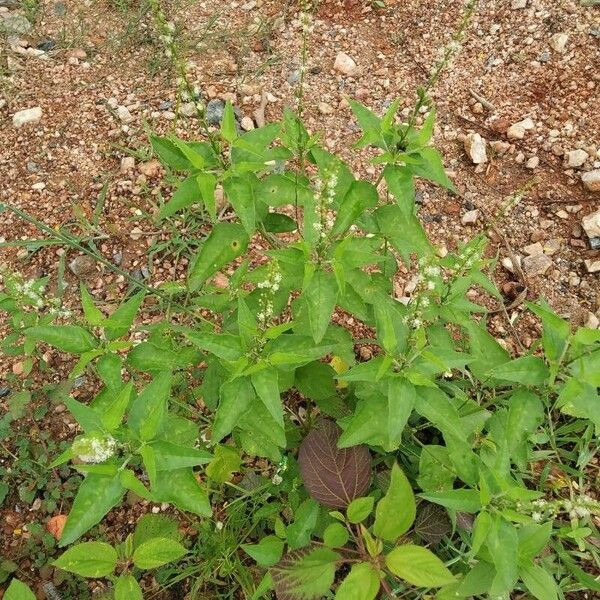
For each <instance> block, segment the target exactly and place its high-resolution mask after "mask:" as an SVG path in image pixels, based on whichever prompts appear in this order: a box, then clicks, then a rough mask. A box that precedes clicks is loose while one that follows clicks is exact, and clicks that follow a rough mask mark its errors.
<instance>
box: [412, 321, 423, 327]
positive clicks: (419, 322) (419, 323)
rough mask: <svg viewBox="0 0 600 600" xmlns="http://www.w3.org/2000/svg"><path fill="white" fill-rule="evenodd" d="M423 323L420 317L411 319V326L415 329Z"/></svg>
mask: <svg viewBox="0 0 600 600" xmlns="http://www.w3.org/2000/svg"><path fill="white" fill-rule="evenodd" d="M422 324H423V321H421V319H413V320H412V326H413V327H414V328H415V329H416V328H417V327H421V325H422Z"/></svg>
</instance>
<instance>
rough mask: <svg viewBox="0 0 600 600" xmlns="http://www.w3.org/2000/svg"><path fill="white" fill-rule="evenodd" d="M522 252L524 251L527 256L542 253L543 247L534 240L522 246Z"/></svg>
mask: <svg viewBox="0 0 600 600" xmlns="http://www.w3.org/2000/svg"><path fill="white" fill-rule="evenodd" d="M523 252H525V254H527V255H528V256H536V255H537V254H543V253H544V247H543V246H542V244H540V242H536V243H535V244H529V246H525V248H523Z"/></svg>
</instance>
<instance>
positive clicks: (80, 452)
mask: <svg viewBox="0 0 600 600" xmlns="http://www.w3.org/2000/svg"><path fill="white" fill-rule="evenodd" d="M116 448H117V441H116V440H115V439H114V438H113V437H112V436H110V435H108V434H106V435H105V434H101V433H91V434H86V435H83V436H81V437H78V438H77V439H76V440H75V441H74V442H73V446H72V450H73V454H74V455H75V456H77V457H78V458H79V460H81V461H82V462H84V463H101V462H104V461H105V460H108V459H109V458H110V457H111V456H112V455H113V454H114V453H115V450H116Z"/></svg>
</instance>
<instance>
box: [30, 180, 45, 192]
mask: <svg viewBox="0 0 600 600" xmlns="http://www.w3.org/2000/svg"><path fill="white" fill-rule="evenodd" d="M31 189H32V190H35V191H36V192H41V191H42V190H44V189H46V184H45V183H44V182H43V181H38V182H37V183H34V184H33V185H32V186H31Z"/></svg>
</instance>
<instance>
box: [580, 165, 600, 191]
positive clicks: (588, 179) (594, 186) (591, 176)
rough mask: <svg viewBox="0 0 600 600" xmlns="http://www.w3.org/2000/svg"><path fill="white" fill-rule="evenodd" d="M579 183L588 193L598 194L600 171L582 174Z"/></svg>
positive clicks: (599, 189)
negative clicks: (580, 182) (581, 183)
mask: <svg viewBox="0 0 600 600" xmlns="http://www.w3.org/2000/svg"><path fill="white" fill-rule="evenodd" d="M581 181H582V182H583V185H584V187H585V188H586V189H587V190H589V191H590V192H600V169H595V170H594V171H588V172H587V173H584V174H583V175H582V176H581Z"/></svg>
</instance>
